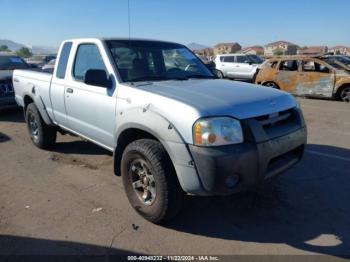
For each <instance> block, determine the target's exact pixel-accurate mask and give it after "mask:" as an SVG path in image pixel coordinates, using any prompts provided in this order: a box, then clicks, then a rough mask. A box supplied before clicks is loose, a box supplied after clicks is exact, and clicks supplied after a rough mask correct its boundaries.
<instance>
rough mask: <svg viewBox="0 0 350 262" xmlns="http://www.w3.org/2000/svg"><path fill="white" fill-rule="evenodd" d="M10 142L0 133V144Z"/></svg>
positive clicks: (8, 138)
mask: <svg viewBox="0 0 350 262" xmlns="http://www.w3.org/2000/svg"><path fill="white" fill-rule="evenodd" d="M9 140H11V138H10V137H9V136H7V135H5V134H4V133H1V132H0V143H4V142H7V141H9Z"/></svg>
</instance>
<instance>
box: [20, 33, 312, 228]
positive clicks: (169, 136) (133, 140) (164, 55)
mask: <svg viewBox="0 0 350 262" xmlns="http://www.w3.org/2000/svg"><path fill="white" fill-rule="evenodd" d="M13 81H14V87H15V91H16V100H17V102H18V104H19V105H21V106H22V107H23V108H24V112H25V119H26V122H27V125H28V131H29V134H30V138H31V139H32V141H33V143H34V144H35V145H36V146H37V147H39V148H44V149H47V148H50V146H53V145H54V143H55V141H56V133H57V131H61V130H64V132H70V133H73V134H76V135H79V136H81V137H83V138H85V139H87V140H90V141H91V142H93V143H96V144H97V145H99V146H101V147H104V148H106V149H107V150H110V151H111V152H113V156H114V172H115V174H116V175H118V176H120V175H121V176H122V180H123V184H124V188H125V191H126V194H127V196H128V199H129V201H130V203H131V205H132V206H133V207H134V208H135V210H136V211H137V212H138V213H139V214H141V215H142V216H143V217H145V218H146V219H148V220H150V221H152V222H155V223H160V222H162V221H164V220H167V219H170V218H171V217H172V216H174V215H175V214H176V213H177V211H178V210H179V209H180V207H181V203H182V201H183V200H184V198H183V196H184V192H185V193H191V194H194V195H229V194H233V193H236V192H238V191H242V190H247V189H250V188H255V186H256V185H257V184H258V183H259V181H262V180H264V179H267V178H270V177H272V176H274V175H277V174H279V173H281V172H283V171H284V170H286V169H288V168H290V167H291V166H293V165H294V164H296V163H297V162H298V161H299V160H300V159H301V157H302V155H303V151H304V146H305V143H306V127H305V122H304V120H303V115H302V112H301V110H300V108H299V107H298V103H297V102H296V100H295V98H294V97H293V96H291V95H289V94H287V93H284V92H280V91H278V90H274V89H271V88H260V87H257V86H255V85H252V84H247V83H237V82H232V81H228V80H218V79H215V78H214V75H213V74H212V73H211V72H210V70H208V68H207V67H206V66H205V65H204V64H203V63H202V62H201V61H200V60H199V59H198V58H197V57H196V56H195V55H194V54H193V53H192V52H191V51H190V50H189V49H187V47H185V46H183V45H180V44H176V43H170V42H161V41H151V40H129V39H76V40H68V41H65V42H63V44H62V45H61V47H60V51H59V57H58V61H57V63H56V67H55V69H54V73H53V75H50V74H47V73H39V72H28V71H23V70H16V71H15V73H14V76H13Z"/></svg>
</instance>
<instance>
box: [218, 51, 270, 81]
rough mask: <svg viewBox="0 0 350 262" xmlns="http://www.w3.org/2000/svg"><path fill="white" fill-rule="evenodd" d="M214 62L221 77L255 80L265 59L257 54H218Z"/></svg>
mask: <svg viewBox="0 0 350 262" xmlns="http://www.w3.org/2000/svg"><path fill="white" fill-rule="evenodd" d="M214 62H215V64H216V69H217V70H218V71H219V73H218V75H219V77H220V78H231V79H244V80H251V81H253V79H254V77H255V73H256V71H257V68H258V65H260V64H261V63H262V62H263V60H262V58H260V57H259V56H257V55H245V54H225V55H217V56H216V57H215V60H214Z"/></svg>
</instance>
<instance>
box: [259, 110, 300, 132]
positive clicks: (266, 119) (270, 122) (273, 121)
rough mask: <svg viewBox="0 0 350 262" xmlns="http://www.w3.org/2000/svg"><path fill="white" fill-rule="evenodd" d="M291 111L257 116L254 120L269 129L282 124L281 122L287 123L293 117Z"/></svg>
mask: <svg viewBox="0 0 350 262" xmlns="http://www.w3.org/2000/svg"><path fill="white" fill-rule="evenodd" d="M293 115H294V113H293V109H288V110H285V111H281V112H277V113H273V114H269V115H264V116H259V117H256V118H255V119H256V120H258V122H259V123H260V124H261V125H262V126H263V127H264V128H269V127H272V126H275V125H279V124H282V123H283V122H289V121H290V120H291V118H292V117H293Z"/></svg>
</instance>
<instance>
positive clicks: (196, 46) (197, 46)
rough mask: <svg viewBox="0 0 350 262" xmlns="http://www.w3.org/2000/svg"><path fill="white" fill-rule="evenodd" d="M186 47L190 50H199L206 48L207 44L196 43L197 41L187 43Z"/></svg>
mask: <svg viewBox="0 0 350 262" xmlns="http://www.w3.org/2000/svg"><path fill="white" fill-rule="evenodd" d="M187 47H188V48H189V49H191V50H200V49H204V48H208V46H205V45H201V44H197V43H190V44H188V45H187Z"/></svg>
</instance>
